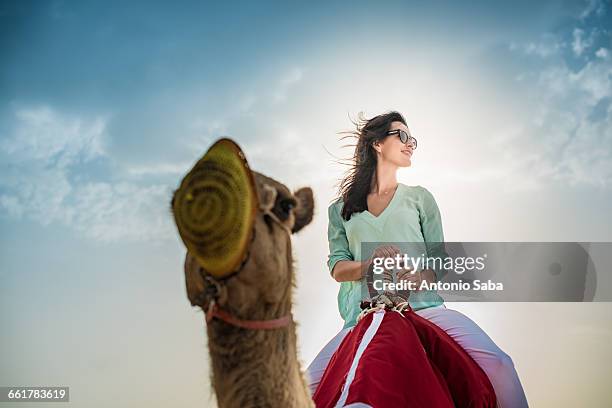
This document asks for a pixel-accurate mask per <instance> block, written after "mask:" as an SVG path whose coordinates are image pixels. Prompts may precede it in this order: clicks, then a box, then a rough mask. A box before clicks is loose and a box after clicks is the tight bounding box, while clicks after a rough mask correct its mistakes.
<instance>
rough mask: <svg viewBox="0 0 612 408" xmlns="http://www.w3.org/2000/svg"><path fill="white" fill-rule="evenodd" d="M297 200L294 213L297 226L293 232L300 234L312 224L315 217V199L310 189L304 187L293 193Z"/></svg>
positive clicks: (294, 226)
mask: <svg viewBox="0 0 612 408" xmlns="http://www.w3.org/2000/svg"><path fill="white" fill-rule="evenodd" d="M293 195H294V196H295V199H296V200H297V205H296V206H295V208H294V210H293V213H294V215H295V224H294V225H293V230H292V232H294V233H295V232H298V231H299V230H301V229H302V228H304V227H305V226H306V225H308V224H310V222H311V221H312V217H313V215H314V197H313V195H312V189H311V188H310V187H302V188H300V189H299V190H297V191H295V192H294V193H293Z"/></svg>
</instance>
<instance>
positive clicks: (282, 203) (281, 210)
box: [276, 198, 297, 221]
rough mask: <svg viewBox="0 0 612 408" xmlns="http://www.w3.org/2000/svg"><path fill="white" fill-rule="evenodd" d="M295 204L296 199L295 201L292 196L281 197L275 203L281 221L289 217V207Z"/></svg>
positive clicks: (293, 206)
mask: <svg viewBox="0 0 612 408" xmlns="http://www.w3.org/2000/svg"><path fill="white" fill-rule="evenodd" d="M296 205H297V201H295V199H294V198H281V199H280V200H279V201H278V202H277V203H276V209H277V211H278V214H277V215H278V216H279V218H280V219H282V220H283V221H284V220H286V219H287V218H289V213H290V212H291V209H292V208H295V206H296Z"/></svg>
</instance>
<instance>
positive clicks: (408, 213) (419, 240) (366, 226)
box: [327, 183, 446, 328]
mask: <svg viewBox="0 0 612 408" xmlns="http://www.w3.org/2000/svg"><path fill="white" fill-rule="evenodd" d="M343 205H344V203H343V201H342V199H341V198H340V199H338V200H337V201H335V202H334V203H332V204H331V205H330V206H329V207H328V216H329V223H328V229H327V235H328V241H329V257H328V261H327V266H328V268H329V271H330V273H331V272H332V270H333V269H334V266H335V265H336V262H338V261H342V260H351V261H352V260H355V261H361V260H362V259H367V257H368V256H367V255H366V254H364V255H363V258H362V253H361V251H362V243H363V242H372V243H376V244H379V243H393V244H396V245H398V244H400V245H399V246H400V248H402V245H401V243H406V244H407V245H409V246H410V248H411V251H410V252H411V253H413V254H412V255H411V254H409V255H410V256H419V255H420V254H421V253H423V254H426V255H427V256H441V257H443V258H444V257H445V256H446V253H445V252H444V246H443V245H441V244H440V243H442V242H444V235H443V231H442V221H441V218H440V211H439V210H438V206H437V204H436V201H435V199H434V197H433V195H432V194H431V193H430V192H429V190H427V189H426V188H424V187H421V186H420V185H417V186H407V185H404V184H402V183H398V186H397V189H396V190H395V193H394V195H393V197H392V198H391V201H390V202H389V204H388V205H387V208H385V210H384V211H383V212H382V213H381V214H379V215H378V216H374V215H373V214H372V213H370V212H369V211H367V210H365V211H362V212H360V213H353V214H352V216H351V218H350V219H349V220H348V221H345V220H344V219H343V218H342V216H341V214H342V206H343ZM408 243H409V244H408ZM436 243H437V245H436ZM372 246H373V245H372V244H370V247H372ZM376 246H377V245H376ZM402 249H404V250H405V248H402ZM415 251H418V254H414V252H415ZM407 253H408V252H407ZM420 269H422V268H420ZM432 269H434V272H435V274H436V277H437V279H438V280H440V279H441V278H442V277H443V276H444V274H445V273H446V271H444V270H442V269H436V268H432ZM364 288H365V279H362V280H360V281H352V282H341V283H340V291H339V292H338V308H339V310H340V315H341V316H342V319H344V328H346V327H352V326H354V325H356V324H357V316H358V315H359V313H360V312H361V309H360V301H361V299H362V298H363V297H365V296H366V295H367V291H366V290H364ZM408 302H409V303H410V306H411V307H412V308H413V309H414V310H419V309H424V308H427V307H432V306H438V305H441V304H442V303H444V300H443V299H442V298H441V297H440V296H439V295H438V294H437V293H436V292H435V291H433V290H432V291H413V292H411V293H410V297H409V298H408Z"/></svg>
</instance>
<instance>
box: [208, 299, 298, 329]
mask: <svg viewBox="0 0 612 408" xmlns="http://www.w3.org/2000/svg"><path fill="white" fill-rule="evenodd" d="M213 317H217V318H219V319H221V320H223V321H224V322H226V323H229V324H231V325H233V326H237V327H241V328H243V329H252V330H257V329H263V330H270V329H278V328H281V327H285V326H288V325H289V324H290V323H291V322H292V321H293V319H292V317H291V314H288V315H285V316H283V317H280V318H278V319H271V320H241V319H238V318H236V317H234V316H232V315H230V314H229V313H227V312H226V311H224V310H223V309H221V308H220V307H219V306H217V303H216V302H215V301H214V300H213V301H212V302H211V304H210V305H209V306H208V311H207V312H206V323H209V322H210V321H211V320H212V319H213Z"/></svg>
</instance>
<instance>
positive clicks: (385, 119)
mask: <svg viewBox="0 0 612 408" xmlns="http://www.w3.org/2000/svg"><path fill="white" fill-rule="evenodd" d="M361 120H362V121H361V123H358V124H357V131H356V132H355V133H354V134H355V136H356V137H357V138H358V141H357V145H356V148H355V154H354V158H353V166H352V168H351V170H350V171H349V173H348V175H347V177H346V178H345V179H344V180H342V182H341V184H340V196H341V198H340V199H338V200H337V201H335V202H334V203H332V204H331V205H330V206H329V208H328V215H329V225H328V239H329V249H330V254H329V259H328V263H327V264H328V268H329V270H330V273H331V275H332V277H333V278H334V279H335V280H336V281H338V282H340V291H339V293H338V307H339V309H340V314H341V316H342V318H343V319H344V321H345V324H344V327H343V329H342V330H341V331H340V332H339V333H338V334H337V335H336V336H335V337H334V338H333V339H332V340H331V341H330V342H329V343H328V344H327V345H326V346H325V347H324V348H323V349H322V350H321V352H320V353H319V354H318V355H317V356H316V357H315V359H314V360H313V362H312V363H311V364H310V366H309V367H308V369H307V374H308V377H309V380H310V384H309V385H310V389H311V392H312V393H314V392H315V390H316V389H317V386H318V385H319V382H320V380H321V377H322V376H323V373H324V372H325V368H326V367H327V365H328V363H329V361H330V359H331V358H332V355H333V354H334V352H335V351H336V349H337V348H338V346H339V345H340V343H341V342H342V340H343V339H344V338H345V337H346V336H347V334H348V333H350V331H351V330H352V329H353V327H355V325H356V322H357V317H358V316H359V314H360V312H361V309H360V301H361V300H362V298H363V294H362V284H361V281H362V278H363V277H364V271H365V270H366V268H364V267H363V264H364V263H363V262H361V261H362V260H364V259H363V258H362V254H361V242H399V241H402V242H422V243H425V244H426V245H427V244H430V243H431V244H432V245H431V246H430V245H427V252H428V256H431V255H435V252H436V251H439V250H440V247H439V246H438V247H436V246H435V245H433V243H436V242H438V243H440V242H443V241H444V237H443V231H442V223H441V218H440V213H439V210H438V207H437V204H436V202H435V199H434V197H433V196H432V194H431V193H430V192H429V191H428V190H427V189H425V188H424V187H421V186H407V185H404V184H402V183H398V182H397V177H396V173H397V170H398V169H399V168H400V167H409V166H410V165H411V156H412V154H413V152H414V149H416V146H417V143H416V139H414V138H413V137H412V136H411V135H410V130H409V129H408V126H407V125H406V121H405V120H404V118H403V116H402V115H401V114H400V113H398V112H389V113H385V114H382V115H379V116H376V117H374V118H372V119H369V120H366V119H364V118H361ZM397 252H398V251H397V248H394V247H388V246H384V247H380V248H377V249H376V252H375V254H376V255H381V254H383V255H388V256H392V255H394V254H395V253H397ZM432 253H433V254H432ZM364 258H365V256H364ZM406 272H408V271H404V272H403V273H401V274H400V276H398V278H399V280H406V281H413V282H414V283H415V284H416V287H418V286H419V285H420V283H421V282H422V281H423V280H426V281H428V282H435V281H437V280H439V279H441V278H442V277H443V274H444V273H445V272H444V271H443V270H432V269H426V270H422V271H421V272H420V273H406ZM409 303H410V306H411V307H412V309H413V310H414V311H416V313H417V314H418V315H419V316H421V317H423V318H425V319H427V320H429V321H430V322H432V323H434V324H435V325H436V326H438V327H439V328H441V329H443V330H444V331H445V332H446V333H447V334H448V335H449V336H450V337H451V338H452V339H453V340H454V341H455V342H456V343H458V344H459V345H460V346H461V347H462V348H463V349H464V350H465V351H467V353H468V354H469V356H470V357H471V358H472V359H473V360H474V361H476V363H477V364H478V365H479V366H480V367H481V368H482V370H483V371H484V372H485V373H486V375H487V376H488V378H489V380H490V382H491V385H492V386H493V388H494V390H495V394H496V397H497V402H498V406H499V407H502V408H509V407H526V406H527V400H526V397H525V394H524V391H523V388H522V386H521V383H520V380H519V378H518V375H517V373H516V371H515V369H514V365H513V363H512V360H511V359H510V357H509V356H508V355H507V354H505V353H504V352H503V351H502V350H501V349H500V348H499V347H498V346H497V345H496V344H495V343H494V342H493V341H492V340H491V339H490V338H489V336H487V334H486V333H485V332H484V331H483V330H482V329H481V328H480V327H479V326H478V325H477V324H476V323H475V322H473V321H472V320H470V319H469V318H468V317H466V316H465V315H463V314H461V313H459V312H458V311H455V310H452V309H448V308H446V306H445V305H444V301H443V299H442V298H441V297H440V296H439V295H438V294H437V293H435V292H433V291H419V292H413V293H411V294H410V298H409Z"/></svg>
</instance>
